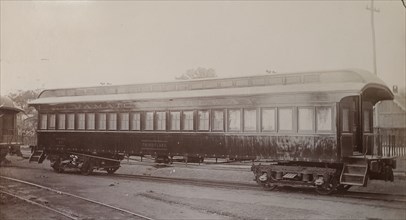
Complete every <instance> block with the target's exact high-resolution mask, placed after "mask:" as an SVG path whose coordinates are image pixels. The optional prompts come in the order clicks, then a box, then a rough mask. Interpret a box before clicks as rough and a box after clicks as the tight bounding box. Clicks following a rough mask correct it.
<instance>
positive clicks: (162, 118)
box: [156, 112, 166, 131]
mask: <svg viewBox="0 0 406 220" xmlns="http://www.w3.org/2000/svg"><path fill="white" fill-rule="evenodd" d="M156 130H160V131H164V130H166V112H157V113H156Z"/></svg>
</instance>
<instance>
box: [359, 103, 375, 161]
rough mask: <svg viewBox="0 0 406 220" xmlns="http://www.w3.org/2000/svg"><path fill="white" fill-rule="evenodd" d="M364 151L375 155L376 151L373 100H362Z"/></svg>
mask: <svg viewBox="0 0 406 220" xmlns="http://www.w3.org/2000/svg"><path fill="white" fill-rule="evenodd" d="M361 114H362V131H363V132H362V138H363V139H362V143H363V149H362V153H363V154H367V155H373V153H374V130H373V125H372V118H373V105H372V103H371V102H367V101H362V113H361Z"/></svg>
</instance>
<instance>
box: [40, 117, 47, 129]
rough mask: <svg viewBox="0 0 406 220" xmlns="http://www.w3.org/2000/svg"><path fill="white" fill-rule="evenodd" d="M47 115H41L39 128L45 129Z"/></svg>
mask: <svg viewBox="0 0 406 220" xmlns="http://www.w3.org/2000/svg"><path fill="white" fill-rule="evenodd" d="M47 123H48V117H47V115H45V114H42V115H41V123H40V127H39V129H47Z"/></svg>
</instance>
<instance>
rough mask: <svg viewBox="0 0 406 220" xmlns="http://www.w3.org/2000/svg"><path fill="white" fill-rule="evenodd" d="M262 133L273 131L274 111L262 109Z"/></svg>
mask: <svg viewBox="0 0 406 220" xmlns="http://www.w3.org/2000/svg"><path fill="white" fill-rule="evenodd" d="M262 131H275V109H262Z"/></svg>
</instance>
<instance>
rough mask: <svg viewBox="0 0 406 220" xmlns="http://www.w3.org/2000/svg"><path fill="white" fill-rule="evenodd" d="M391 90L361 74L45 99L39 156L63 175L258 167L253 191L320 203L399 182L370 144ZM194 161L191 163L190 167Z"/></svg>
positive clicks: (144, 87)
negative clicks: (198, 165)
mask: <svg viewBox="0 0 406 220" xmlns="http://www.w3.org/2000/svg"><path fill="white" fill-rule="evenodd" d="M391 99H393V94H392V92H391V91H390V89H389V88H388V87H387V86H386V85H385V84H384V83H383V82H382V81H381V80H380V79H378V78H377V77H376V76H375V75H373V74H371V73H368V72H365V71H362V70H338V71H323V72H304V73H291V74H274V75H259V76H250V77H236V78H216V79H202V80H191V81H176V82H167V83H149V84H134V85H122V86H102V87H84V88H66V89H50V90H45V91H43V92H42V93H41V94H40V95H39V97H38V99H36V100H34V101H32V102H31V103H30V106H33V107H35V108H36V109H37V111H38V113H39V123H38V131H37V138H38V142H37V146H35V150H34V152H33V154H32V156H31V158H30V161H37V162H39V163H41V162H42V161H44V160H45V159H46V158H48V159H49V160H50V161H51V166H52V167H53V169H55V171H57V172H63V171H65V170H69V169H76V170H80V171H81V172H82V173H83V174H85V175H89V174H91V173H92V171H93V170H95V169H98V170H105V171H106V172H108V173H114V172H115V171H116V170H117V169H119V167H120V161H121V160H122V159H123V158H124V155H128V156H152V157H155V158H157V161H159V160H161V162H170V161H171V158H173V157H174V156H184V157H185V158H186V160H188V161H190V162H202V161H203V159H204V158H229V159H236V160H252V161H254V163H253V165H252V168H251V170H252V171H253V173H254V176H255V181H256V182H257V183H258V184H259V185H261V186H262V187H264V188H265V189H267V190H272V189H274V188H276V187H278V186H297V187H313V188H315V190H316V191H317V192H318V193H320V194H329V193H332V192H334V191H336V190H337V191H345V190H348V189H349V188H350V187H351V186H367V182H368V179H379V180H385V181H388V180H389V181H393V171H392V170H393V169H394V168H396V161H395V158H393V157H385V156H384V155H381V152H382V151H381V150H380V149H377V146H376V145H375V144H374V141H375V138H374V131H373V118H374V117H373V107H374V105H375V104H376V103H377V102H379V101H381V100H391ZM188 158H189V159H188Z"/></svg>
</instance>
